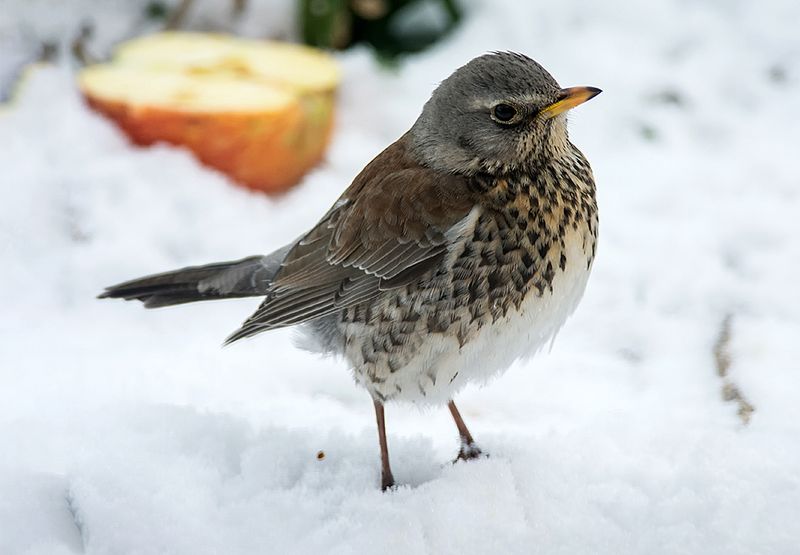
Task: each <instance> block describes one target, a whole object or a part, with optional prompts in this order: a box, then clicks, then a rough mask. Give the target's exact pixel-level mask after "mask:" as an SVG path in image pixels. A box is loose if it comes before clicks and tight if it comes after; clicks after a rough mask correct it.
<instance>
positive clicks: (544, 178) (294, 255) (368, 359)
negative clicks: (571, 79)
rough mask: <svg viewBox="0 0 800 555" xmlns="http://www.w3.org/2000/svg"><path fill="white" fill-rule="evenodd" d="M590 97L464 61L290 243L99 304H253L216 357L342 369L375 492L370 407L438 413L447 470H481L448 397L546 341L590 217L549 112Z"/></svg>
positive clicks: (497, 60) (585, 248)
mask: <svg viewBox="0 0 800 555" xmlns="http://www.w3.org/2000/svg"><path fill="white" fill-rule="evenodd" d="M600 92H601V91H600V89H598V88H595V87H586V86H581V87H570V88H561V87H560V86H559V84H558V83H557V82H556V80H555V79H554V78H553V77H552V76H551V75H550V73H548V72H547V70H545V69H544V68H543V67H542V66H541V65H540V64H539V63H537V62H536V61H534V60H533V59H531V58H530V57H528V56H526V55H524V54H520V53H516V52H505V51H503V52H489V53H486V54H483V55H481V56H478V57H476V58H474V59H472V60H471V61H469V62H468V63H466V64H465V65H463V66H461V67H460V68H458V69H457V70H456V71H455V72H453V73H452V74H451V75H450V76H449V77H447V78H446V79H444V81H442V82H441V83H440V84H439V85H438V86H437V87H436V88H435V89H434V91H433V92H432V94H431V96H430V98H429V100H428V101H427V102H426V103H425V104H424V106H423V108H422V111H421V114H420V115H419V117H418V118H417V120H416V121H415V122H414V123H413V125H411V127H410V129H409V130H408V131H407V132H406V133H405V134H403V135H402V136H401V137H400V138H399V139H398V140H397V141H395V142H394V143H392V144H391V145H389V146H388V147H387V148H386V149H385V150H383V151H382V152H381V153H380V154H378V155H377V156H376V157H375V158H374V159H373V160H372V161H371V162H369V163H368V164H367V165H366V166H365V167H364V168H363V170H362V171H361V172H360V173H359V174H358V175H357V176H356V177H355V178H354V180H353V181H352V183H351V184H350V185H349V187H347V188H346V189H345V191H344V192H343V194H342V195H341V196H340V197H339V198H338V200H336V202H335V203H334V204H333V206H332V207H331V208H330V209H329V210H328V211H327V213H325V214H324V215H323V216H322V218H321V219H320V220H319V222H318V223H316V224H315V225H314V226H313V227H311V228H310V230H309V231H308V232H307V233H305V234H303V235H302V236H300V237H299V238H298V239H296V240H294V241H292V242H291V243H289V244H287V245H286V246H284V247H283V248H280V249H278V250H276V251H275V252H272V253H271V254H267V255H255V256H250V257H247V258H244V259H241V260H235V261H230V262H220V263H214V264H207V265H202V266H192V267H187V268H182V269H179V270H174V271H169V272H165V273H160V274H156V275H150V276H146V277H142V278H138V279H134V280H131V281H126V282H124V283H120V284H118V285H113V286H110V287H107V288H106V289H105V291H104V292H103V293H101V294H100V295H99V297H100V298H122V299H126V300H139V301H141V302H143V303H144V306H145V307H147V308H157V307H163V306H170V305H178V304H182V303H191V302H196V301H206V300H216V299H228V298H237V297H263V300H262V301H261V303H260V305H259V306H258V309H257V310H256V311H255V312H254V313H253V314H252V315H251V316H250V317H249V318H247V319H246V320H245V321H244V323H243V324H242V325H241V327H239V328H238V329H237V330H236V331H235V332H233V333H232V334H231V335H230V336H229V337H228V338H227V340H226V342H225V343H226V344H229V343H232V342H234V341H238V340H240V339H243V338H247V337H252V336H254V335H257V334H259V333H262V332H266V331H269V330H274V329H278V328H284V327H287V326H297V327H298V329H299V330H300V336H301V338H302V342H303V345H304V346H305V348H307V349H310V350H312V351H315V352H318V353H322V354H325V355H336V356H339V357H342V358H343V359H344V360H345V361H346V362H347V364H348V366H349V367H350V369H351V371H352V375H353V377H354V380H355V382H356V383H357V384H358V385H360V386H362V387H363V388H365V389H366V390H367V392H368V393H369V395H370V397H371V399H372V402H373V405H374V409H375V418H376V422H377V428H378V443H379V447H380V463H381V489H383V490H384V491H385V490H387V489H391V488H393V487H395V480H394V477H393V474H392V470H391V465H390V461H389V450H388V445H387V437H386V419H385V411H384V406H385V404H386V403H388V402H393V401H410V402H411V403H416V404H421V405H439V406H442V405H446V406H447V407H448V409H449V411H450V413H451V415H452V417H453V420H454V422H455V425H456V428H457V431H458V435H459V439H460V448H459V452H458V455H457V457H456V459H455V461H454V462H456V461H461V460H471V459H475V458H478V457H481V456H484V455H485V454H484V453H483V451H482V450H481V449H480V447H479V446H478V444H477V443H476V441H475V440H474V438H473V436H472V434H471V433H470V431H469V429H468V428H467V426H466V424H465V422H464V419H463V418H462V416H461V414H460V412H459V410H458V408H457V407H456V404H455V402H454V397H455V395H456V393H458V392H459V391H460V390H461V389H462V388H463V387H464V386H465V385H466V384H468V383H473V382H485V381H487V380H488V379H490V378H492V377H493V376H495V375H498V374H500V373H502V372H504V371H505V370H506V369H507V368H508V367H509V366H510V365H511V364H512V363H513V362H514V361H516V360H518V359H524V358H527V357H530V356H532V355H533V354H535V353H536V352H537V351H538V350H540V349H541V348H542V347H543V346H544V345H546V344H548V342H550V341H551V340H553V339H554V337H555V334H556V332H557V331H558V330H559V329H560V328H561V326H562V325H563V323H564V322H565V320H566V319H567V317H568V316H569V315H570V314H571V313H572V312H573V311H574V310H575V309H576V307H577V305H578V303H579V301H580V299H581V297H582V296H583V292H584V289H585V287H586V284H587V281H588V278H589V274H590V271H591V269H592V264H593V261H594V258H595V253H596V247H597V231H598V210H597V202H596V193H595V182H594V177H593V174H592V170H591V167H590V165H589V162H588V161H587V159H586V157H585V156H584V155H583V154H582V153H581V151H580V150H578V148H577V147H576V146H575V145H573V144H572V142H570V140H569V136H568V130H567V112H568V111H569V110H571V109H572V108H574V107H576V106H578V105H579V104H582V103H583V102H585V101H587V100H589V99H591V98H593V97H595V96H596V95H597V94H599V93H600Z"/></svg>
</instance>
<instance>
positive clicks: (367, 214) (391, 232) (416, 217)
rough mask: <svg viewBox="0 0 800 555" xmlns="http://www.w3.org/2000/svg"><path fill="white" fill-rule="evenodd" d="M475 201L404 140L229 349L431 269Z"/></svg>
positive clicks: (323, 229) (360, 180)
mask: <svg viewBox="0 0 800 555" xmlns="http://www.w3.org/2000/svg"><path fill="white" fill-rule="evenodd" d="M474 204H475V200H474V198H473V196H472V193H471V192H470V190H469V187H468V186H467V183H466V178H464V177H461V176H455V175H449V174H442V173H440V172H436V171H434V170H431V169H428V168H425V167H423V166H420V165H419V164H417V163H416V162H414V161H413V159H411V157H410V156H409V155H408V153H407V152H406V148H405V143H404V141H403V139H400V140H399V141H397V142H396V143H394V144H393V145H392V146H390V147H389V148H387V149H386V150H385V151H383V152H382V153H381V154H379V155H378V156H377V157H376V158H375V159H374V160H373V161H372V162H370V164H368V165H367V167H366V168H364V170H363V171H362V172H361V173H360V174H359V175H358V177H356V179H355V180H354V181H353V184H352V185H351V186H350V187H349V188H348V189H347V190H346V191H345V192H344V194H343V195H342V197H341V198H340V199H339V200H338V201H337V202H336V204H335V205H334V206H333V208H331V210H330V211H329V212H328V213H327V214H326V215H325V216H324V217H323V218H322V220H321V221H320V222H319V223H318V224H317V225H316V226H315V227H314V228H313V229H312V230H311V231H310V232H309V233H308V234H306V235H305V236H304V237H303V238H302V239H301V240H300V241H299V242H298V243H297V244H296V245H295V246H294V247H293V248H292V249H291V250H290V251H289V253H288V254H287V256H286V258H285V259H284V261H283V263H282V267H281V269H280V270H278V273H277V274H276V276H275V279H274V281H273V282H272V286H271V289H270V291H269V293H268V294H267V298H266V299H265V300H264V302H263V303H262V304H261V306H260V307H259V308H258V310H257V311H256V312H255V313H254V314H253V315H252V316H251V317H250V318H248V319H247V321H245V323H244V324H243V325H242V327H241V328H240V329H239V330H238V331H236V332H235V333H234V334H232V335H231V336H230V337H229V338H228V340H227V342H228V343H230V342H232V341H236V340H237V339H241V338H243V337H247V336H250V335H254V334H256V333H259V332H262V331H266V330H269V329H274V328H280V327H284V326H290V325H294V324H299V323H302V322H307V321H309V320H313V319H316V318H320V317H322V316H325V315H328V314H331V313H333V312H336V311H338V310H341V309H342V308H345V307H347V306H351V305H354V304H357V303H360V302H363V301H366V300H369V299H372V298H374V297H376V296H377V295H378V294H380V292H381V291H382V290H386V289H391V288H394V287H400V286H402V285H405V284H407V283H410V282H412V281H413V280H415V279H418V278H419V277H420V276H422V275H423V274H425V273H426V272H428V271H429V270H431V269H432V268H434V267H435V266H436V265H437V264H438V263H439V262H440V261H441V260H442V258H443V257H444V255H445V253H446V250H447V243H448V231H449V230H451V229H452V228H453V227H454V226H456V225H457V224H458V223H459V222H460V221H461V220H463V219H464V218H466V217H467V215H468V214H469V212H470V210H471V209H472V207H473V206H474Z"/></svg>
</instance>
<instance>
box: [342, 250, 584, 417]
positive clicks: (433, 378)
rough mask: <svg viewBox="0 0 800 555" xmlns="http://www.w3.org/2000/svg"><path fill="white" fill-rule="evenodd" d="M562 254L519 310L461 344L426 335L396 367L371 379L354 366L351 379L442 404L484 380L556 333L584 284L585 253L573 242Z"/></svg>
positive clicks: (388, 393)
mask: <svg viewBox="0 0 800 555" xmlns="http://www.w3.org/2000/svg"><path fill="white" fill-rule="evenodd" d="M566 255H567V260H569V261H570V263H569V264H567V267H566V269H565V270H564V271H559V272H557V273H556V276H555V277H554V279H553V288H552V293H551V292H550V291H549V290H546V291H545V292H544V294H543V295H542V296H541V297H539V296H537V295H536V294H534V293H531V294H530V295H529V296H528V297H527V298H526V299H525V300H524V301H523V302H522V304H521V305H520V307H519V310H513V309H512V310H510V311H509V312H508V313H507V315H506V316H505V317H504V318H501V319H498V320H497V321H496V322H494V323H491V324H487V325H484V326H483V327H482V328H481V329H480V330H479V331H478V332H477V333H476V335H474V336H473V337H471V339H470V340H469V341H468V342H467V343H466V344H464V345H463V346H461V345H459V342H458V340H457V339H456V338H455V337H453V336H452V335H446V334H430V335H428V336H427V337H426V338H425V341H424V342H423V344H422V345H421V347H420V349H419V351H418V352H417V354H416V356H415V357H414V358H413V359H412V360H411V361H410V363H409V364H408V365H407V366H406V367H404V368H402V369H401V370H399V371H398V372H395V373H392V374H391V375H388V376H386V377H385V380H383V381H381V382H380V383H372V382H371V381H370V380H369V378H368V377H367V376H365V375H363V374H360V373H359V372H358V371H357V370H356V371H355V376H356V380H357V381H358V382H360V383H362V384H363V385H364V386H365V387H366V388H367V389H369V390H370V391H372V392H377V393H379V394H380V395H381V396H383V397H385V398H387V399H392V400H404V401H410V402H414V403H423V404H428V403H430V404H441V403H444V402H447V401H448V400H450V399H452V398H453V396H454V395H455V394H456V393H457V392H458V391H459V390H460V389H461V388H463V387H464V386H465V385H466V384H467V383H475V382H477V383H485V382H486V381H488V380H489V379H490V378H492V377H494V376H497V375H499V374H501V373H502V372H504V371H505V370H507V369H508V367H509V366H510V365H511V364H512V363H513V362H514V361H516V360H518V359H524V358H527V357H530V356H532V355H533V354H535V353H536V352H537V351H538V350H540V349H541V348H542V347H543V346H545V345H547V344H548V343H549V342H551V341H552V340H553V339H554V338H555V335H556V333H557V332H558V330H559V329H560V328H561V326H562V325H563V324H564V322H565V320H566V319H567V317H568V316H569V315H570V314H571V313H572V312H573V311H574V310H575V308H576V307H577V305H578V302H579V301H580V299H581V297H582V296H583V292H584V289H585V288H586V282H587V280H588V277H589V271H590V263H589V260H590V254H589V253H587V252H585V250H584V248H583V246H582V245H581V242H578V241H575V242H574V243H573V246H571V247H568V250H567V252H566Z"/></svg>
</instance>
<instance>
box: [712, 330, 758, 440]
mask: <svg viewBox="0 0 800 555" xmlns="http://www.w3.org/2000/svg"><path fill="white" fill-rule="evenodd" d="M732 321H733V316H732V315H731V314H727V315H726V316H725V318H723V319H722V323H721V325H720V330H719V335H717V341H716V342H715V343H714V362H715V364H716V367H717V375H718V376H719V377H720V378H721V379H722V400H723V401H733V402H735V403H736V404H737V405H738V406H739V410H737V411H736V413H737V414H738V415H739V418H740V419H741V420H742V424H744V425H745V426H746V425H747V424H748V423H749V422H750V418H751V416H752V415H753V413H754V412H755V410H756V409H755V407H754V406H753V405H751V404H750V403H749V402H748V401H747V399H745V398H744V395H742V392H741V391H740V390H739V388H738V387H737V386H736V384H735V383H733V382H732V381H731V380H730V377H729V376H728V371H729V370H730V367H731V355H730V352H728V346H729V344H730V341H731V322H732Z"/></svg>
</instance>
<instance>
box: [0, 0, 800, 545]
mask: <svg viewBox="0 0 800 555" xmlns="http://www.w3.org/2000/svg"><path fill="white" fill-rule="evenodd" d="M23 3H24V2H23ZM13 5H14V4H13V3H9V2H7V1H6V2H5V4H4V6H5V7H9V6H12V7H13ZM21 5H22V4H20V6H21ZM469 6H470V14H469V17H468V18H467V20H466V21H465V24H464V25H463V26H462V27H461V29H460V30H459V31H458V32H457V33H456V34H455V35H453V36H452V37H451V38H450V39H449V40H447V41H446V42H444V43H442V44H440V45H439V46H437V47H436V48H434V49H433V50H431V51H430V52H428V53H426V54H425V55H423V56H419V57H415V58H411V59H409V60H407V61H406V62H405V63H404V64H403V65H402V66H401V68H400V69H399V70H398V71H396V72H391V71H387V70H382V69H380V68H379V66H378V65H377V64H376V63H375V62H374V61H373V59H372V58H371V56H370V55H369V54H368V53H367V52H365V51H355V52H351V53H348V54H344V55H342V56H341V62H342V64H343V68H344V73H345V82H344V84H343V87H342V90H341V96H340V108H339V122H338V129H337V132H336V135H335V139H334V142H333V144H332V147H331V149H330V152H329V155H328V161H327V162H326V163H325V164H324V165H323V166H322V167H320V168H319V169H318V170H316V171H315V172H313V173H312V174H311V175H309V176H308V177H307V179H306V180H305V182H304V183H303V185H302V186H300V187H298V188H297V189H296V190H295V191H293V192H292V193H290V194H289V195H287V196H286V197H284V198H281V199H278V200H273V199H268V198H264V197H262V196H259V195H256V194H251V193H248V192H245V191H242V190H240V189H237V188H234V187H232V186H230V184H229V183H228V182H227V181H226V179H225V178H224V177H222V176H220V175H218V174H215V173H213V172H210V171H208V170H205V169H203V168H201V167H199V166H198V164H197V163H195V161H194V160H193V159H192V158H191V157H190V156H189V155H188V154H186V153H185V152H182V151H180V150H176V149H173V148H168V147H155V148H149V149H137V148H132V147H131V146H129V145H128V144H127V143H126V141H125V139H124V138H123V137H122V136H121V135H120V133H119V132H118V131H117V130H116V129H115V128H113V127H112V126H111V125H110V124H108V123H107V122H106V121H104V120H103V119H101V118H100V117H98V116H96V115H94V114H93V113H91V112H90V111H89V110H88V109H87V108H85V107H84V106H83V105H82V104H81V102H80V100H79V98H78V97H77V95H76V92H75V90H74V85H73V80H72V77H71V76H70V75H69V73H68V71H66V70H61V69H42V70H40V71H37V72H34V73H32V74H31V76H30V78H29V79H28V81H27V83H26V86H25V87H23V89H22V91H21V93H20V95H19V96H18V98H17V99H16V101H15V104H14V105H13V106H12V107H10V108H8V109H6V110H4V111H3V112H2V115H0V260H2V272H0V306H2V318H0V553H2V554H13V555H16V554H23V553H30V554H71V553H83V552H85V553H92V554H127V553H137V554H144V553H177V554H205V553H225V554H250V553H315V554H316V553H337V554H347V553H353V554H355V553H384V554H389V553H404V554H405V553H430V554H440V553H543V554H544V553H547V554H550V553H564V554H575V553H615V554H617V553H642V554H644V553H646V554H655V553H703V554H708V553H720V554H723V553H724V554H738V553H741V554H751V553H760V554H767V553H776V554H791V553H798V551H800V527H798V525H797V522H798V518H800V402H798V398H800V375H798V371H799V370H800V294H799V293H798V287H797V280H798V275H800V239H799V238H800V216H798V215H799V214H800V169H798V153H799V151H798V148H799V147H800V144H798V126H799V125H800V33H798V31H797V29H798V22H799V21H800V3H798V2H797V1H796V0H774V1H771V2H766V1H765V2H746V1H731V2H720V1H714V0H707V1H704V2H685V1H682V0H659V1H654V2H633V1H622V0H615V1H609V2H604V3H602V4H601V3H599V2H596V3H585V2H581V1H579V0H564V1H562V2H550V3H547V2H527V1H520V2H513V1H511V0H505V1H491V2H490V1H489V0H484V1H482V2H479V1H477V0H473V1H472V2H471V3H470V4H469ZM8 13H9V12H6V14H5V16H6V17H7V15H8ZM499 49H512V50H518V51H521V52H525V53H527V54H529V55H531V56H532V57H534V58H536V59H537V60H539V61H540V62H541V63H542V64H543V65H544V66H545V67H547V68H548V69H550V71H551V72H552V73H553V74H554V75H555V77H556V78H557V79H558V80H559V81H560V82H561V84H562V85H563V86H568V85H584V84H585V85H594V86H598V87H601V88H602V89H604V93H603V94H602V95H601V96H599V97H598V98H596V99H595V100H593V101H591V102H590V103H588V104H586V105H585V106H581V107H580V108H578V109H577V110H576V111H575V113H574V115H573V116H572V134H571V136H572V138H573V141H574V142H575V143H576V144H578V145H579V147H580V148H581V149H583V151H584V152H585V153H586V155H587V156H588V158H589V159H590V161H591V162H592V164H593V166H594V169H595V174H596V178H597V181H598V186H599V204H600V209H601V241H600V247H599V253H598V259H597V263H596V265H595V268H594V274H593V276H592V278H591V280H590V282H589V287H588V290H587V293H586V296H585V298H584V301H583V303H582V305H581V306H580V307H579V309H578V311H577V312H576V314H575V315H574V316H573V318H572V319H571V320H570V321H569V322H568V323H567V325H566V326H565V327H564V329H563V330H562V332H561V334H560V336H559V337H558V339H557V341H556V343H555V346H554V348H553V349H552V351H551V352H550V353H543V354H541V355H540V356H538V357H537V358H535V359H534V360H532V361H529V362H527V363H525V364H519V365H516V366H515V367H513V368H512V369H511V370H510V371H509V372H508V373H507V374H506V375H505V376H504V377H503V378H502V379H499V380H496V381H494V382H492V383H491V384H490V385H488V386H487V387H484V388H478V387H475V388H471V389H469V390H467V391H465V392H464V393H463V395H462V396H461V397H460V399H459V401H460V407H461V409H462V412H463V413H464V417H465V419H466V420H467V422H468V424H469V425H470V426H471V429H472V431H473V433H474V434H475V435H476V437H477V439H478V440H479V442H480V444H481V445H482V446H483V447H484V449H485V450H486V451H488V452H489V453H491V457H490V458H488V459H484V460H479V461H476V462H471V463H468V464H456V465H451V464H449V463H448V462H447V461H448V460H449V459H451V458H452V457H453V455H454V454H455V452H456V450H457V442H456V434H455V428H454V427H453V425H452V423H451V421H450V418H449V415H448V414H447V411H446V410H432V409H426V410H424V411H420V410H418V409H417V408H415V407H411V406H403V405H397V406H394V405H393V406H390V407H389V408H388V411H387V422H388V426H389V442H390V450H391V454H392V458H393V464H394V470H395V476H396V478H397V479H398V481H399V482H400V483H402V484H405V485H404V486H403V487H401V488H399V489H398V490H397V491H394V492H391V493H388V494H382V493H380V491H379V490H378V480H379V467H378V450H377V441H376V433H375V429H374V422H373V414H372V405H371V402H370V400H369V398H368V396H367V395H366V394H365V393H364V392H363V391H360V390H358V389H357V388H356V387H354V386H353V384H352V381H351V378H350V376H349V374H348V371H347V368H346V367H345V365H344V364H343V363H342V362H340V361H336V360H321V359H319V358H316V357H315V356H313V355H310V354H307V353H304V352H302V351H298V350H296V349H295V348H294V347H293V346H292V331H290V330H284V331H278V332H273V333H269V334H264V335H261V336H259V337H258V338H257V339H255V340H253V341H246V342H242V343H241V344H236V345H234V346H232V347H230V348H225V349H222V348H220V343H221V341H222V339H223V338H224V337H225V336H226V335H227V334H228V333H229V332H231V331H232V330H233V329H235V328H236V327H237V326H238V324H239V323H240V322H241V321H242V320H243V319H244V318H245V317H246V316H247V315H249V313H250V312H251V311H252V310H253V308H254V307H255V305H256V304H257V303H258V301H257V300H252V299H250V300H240V301H232V302H227V303H216V304H214V303H211V304H201V305H189V306H184V307H177V308H173V309H166V310H161V311H145V310H143V309H142V308H141V307H140V306H138V305H134V304H126V303H122V302H109V301H106V302H100V301H97V300H95V299H94V296H95V295H96V294H97V293H98V292H99V291H100V290H101V289H102V287H103V286H104V285H108V284H110V283H115V282H118V281H120V280H122V279H126V278H130V277H134V276H138V275H142V274H146V273H149V272H154V271H159V270H164V269H169V268H173V267H177V266H181V265H188V264H194V263H203V262H209V261H214V260H225V259H232V258H236V257H241V256H244V255H248V254H254V253H264V252H268V251H270V250H271V249H273V248H276V247H278V246H280V245H282V244H283V243H284V242H286V241H288V240H289V239H291V238H293V237H295V236H296V235H298V234H299V233H300V232H301V231H302V230H304V229H305V228H307V227H308V226H309V225H311V224H312V223H313V222H314V221H315V220H316V219H317V217H318V216H319V215H320V214H321V213H322V212H323V211H324V210H325V209H326V208H327V207H328V206H329V205H330V204H331V203H332V202H333V200H334V199H335V198H336V196H337V195H338V194H339V192H340V191H341V190H342V189H343V188H344V187H345V186H346V185H347V184H348V183H349V180H350V179H351V178H352V177H353V176H354V175H355V174H356V172H357V171H358V170H359V169H360V168H361V167H362V166H363V164H365V163H366V162H367V161H369V159H370V158H371V157H372V156H374V155H375V154H376V153H377V152H378V151H379V150H380V149H381V148H382V147H383V146H384V145H386V144H387V143H389V142H390V141H392V140H394V139H395V138H396V137H397V136H398V135H399V134H400V133H402V132H403V131H404V130H405V129H406V128H407V127H408V126H409V125H410V124H411V123H412V121H413V119H414V118H415V117H416V114H417V112H418V110H419V108H420V107H421V105H422V103H423V102H424V101H425V99H426V97H427V96H428V94H429V93H430V90H431V89H432V88H433V87H434V86H435V84H436V83H437V81H439V80H441V79H442V78H444V77H445V76H446V75H447V74H449V73H450V72H451V71H452V70H453V69H454V68H455V67H456V66H458V65H460V64H462V63H464V62H466V61H467V60H469V59H470V58H471V57H473V56H475V55H478V54H480V53H482V52H484V51H487V50H499ZM0 56H2V54H0ZM728 315H730V316H731V325H730V339H729V341H727V342H723V343H725V345H723V346H722V350H723V351H725V352H727V354H728V355H729V357H730V360H731V365H730V368H729V370H728V377H727V381H728V382H730V383H732V384H734V385H735V386H736V387H737V388H738V391H739V393H740V395H741V397H742V398H743V401H740V402H737V401H736V400H733V401H728V402H726V401H724V400H723V396H722V389H723V386H724V383H725V382H724V381H723V380H722V379H721V378H720V377H719V376H718V374H717V367H716V361H715V356H714V348H715V344H716V343H718V340H719V337H720V334H721V330H722V328H723V321H724V320H725V319H726V317H727V316H728ZM743 402H747V403H749V404H750V405H752V407H754V408H755V412H754V413H753V414H752V417H751V419H750V421H749V424H746V425H745V424H744V423H743V419H742V418H741V417H740V416H739V415H738V414H737V410H738V409H739V407H740V406H741V403H743ZM319 451H323V452H324V454H325V456H324V458H323V459H322V460H318V457H317V453H318V452H319Z"/></svg>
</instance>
